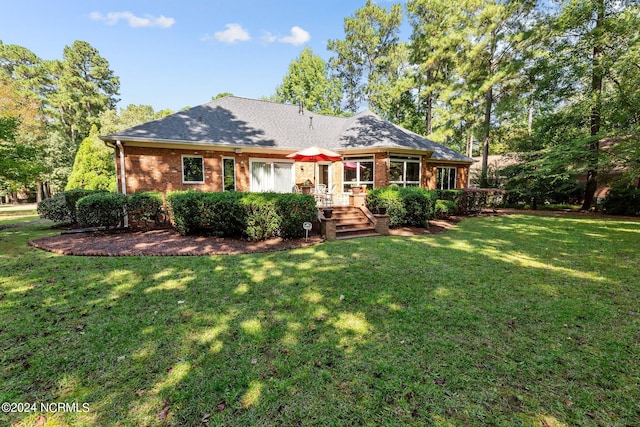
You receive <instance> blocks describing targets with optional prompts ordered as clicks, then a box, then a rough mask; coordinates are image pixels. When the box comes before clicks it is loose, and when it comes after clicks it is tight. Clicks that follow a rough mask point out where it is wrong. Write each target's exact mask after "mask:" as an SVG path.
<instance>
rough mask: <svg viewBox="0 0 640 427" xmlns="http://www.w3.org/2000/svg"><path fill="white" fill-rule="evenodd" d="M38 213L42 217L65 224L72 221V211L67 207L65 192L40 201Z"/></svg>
mask: <svg viewBox="0 0 640 427" xmlns="http://www.w3.org/2000/svg"><path fill="white" fill-rule="evenodd" d="M38 215H40V216H41V217H42V218H46V219H50V220H51V221H55V222H60V223H63V224H68V223H71V222H72V220H71V213H70V212H69V208H68V207H67V200H66V199H65V197H64V193H59V194H56V195H55V196H53V197H51V198H49V199H44V200H42V201H41V202H40V203H38Z"/></svg>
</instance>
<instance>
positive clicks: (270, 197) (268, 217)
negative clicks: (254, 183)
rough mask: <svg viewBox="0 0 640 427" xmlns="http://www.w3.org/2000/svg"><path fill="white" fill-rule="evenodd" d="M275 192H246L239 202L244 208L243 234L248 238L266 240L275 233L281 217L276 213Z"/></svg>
mask: <svg viewBox="0 0 640 427" xmlns="http://www.w3.org/2000/svg"><path fill="white" fill-rule="evenodd" d="M276 196H277V194H275V193H247V194H245V195H244V196H243V197H242V199H240V203H241V204H242V206H243V208H244V214H245V220H246V226H245V229H244V235H245V236H246V237H247V238H248V239H249V240H254V241H257V240H266V239H270V238H271V237H274V236H276V235H277V233H278V231H279V229H280V223H281V222H282V218H280V215H278V209H277V207H276Z"/></svg>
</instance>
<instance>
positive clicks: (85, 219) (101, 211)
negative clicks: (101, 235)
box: [76, 192, 127, 228]
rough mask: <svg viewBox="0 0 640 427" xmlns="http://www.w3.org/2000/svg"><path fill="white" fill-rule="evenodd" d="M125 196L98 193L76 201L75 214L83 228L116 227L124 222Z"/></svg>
mask: <svg viewBox="0 0 640 427" xmlns="http://www.w3.org/2000/svg"><path fill="white" fill-rule="evenodd" d="M126 206H127V196H125V195H123V194H119V193H107V192H100V193H96V194H90V195H88V196H85V197H83V198H81V199H80V200H78V202H77V203H76V213H77V218H78V223H79V224H80V225H82V226H83V227H107V228H111V227H117V226H119V225H121V224H122V223H123V221H124V214H125V209H126Z"/></svg>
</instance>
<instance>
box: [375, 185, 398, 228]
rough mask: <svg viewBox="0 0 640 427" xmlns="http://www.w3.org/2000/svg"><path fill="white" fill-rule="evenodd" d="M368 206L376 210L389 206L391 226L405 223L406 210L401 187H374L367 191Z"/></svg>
mask: <svg viewBox="0 0 640 427" xmlns="http://www.w3.org/2000/svg"><path fill="white" fill-rule="evenodd" d="M367 208H369V210H370V211H371V212H376V211H377V210H378V208H387V215H389V227H391V228H398V227H401V226H403V225H404V217H405V215H406V211H405V209H404V205H403V204H402V199H401V198H400V187H398V186H396V187H382V188H374V189H373V190H369V191H368V192H367Z"/></svg>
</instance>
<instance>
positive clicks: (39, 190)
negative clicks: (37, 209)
mask: <svg viewBox="0 0 640 427" xmlns="http://www.w3.org/2000/svg"><path fill="white" fill-rule="evenodd" d="M42 199H44V184H42V182H36V202H37V203H40V202H41V201H42Z"/></svg>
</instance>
